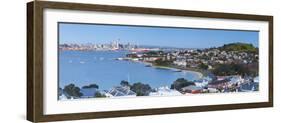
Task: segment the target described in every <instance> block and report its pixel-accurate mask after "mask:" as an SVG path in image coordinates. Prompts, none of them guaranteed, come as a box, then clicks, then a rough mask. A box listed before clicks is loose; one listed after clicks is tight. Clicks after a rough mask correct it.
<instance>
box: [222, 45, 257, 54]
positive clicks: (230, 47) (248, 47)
mask: <svg viewBox="0 0 281 123" xmlns="http://www.w3.org/2000/svg"><path fill="white" fill-rule="evenodd" d="M218 49H220V50H225V51H248V52H255V51H257V48H255V47H254V46H253V45H252V44H247V43H231V44H225V45H223V46H221V47H218Z"/></svg>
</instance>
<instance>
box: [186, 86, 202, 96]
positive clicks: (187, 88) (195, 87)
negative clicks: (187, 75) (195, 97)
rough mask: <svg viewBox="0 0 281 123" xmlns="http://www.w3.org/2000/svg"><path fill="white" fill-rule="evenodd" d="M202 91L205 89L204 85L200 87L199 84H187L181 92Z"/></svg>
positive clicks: (195, 92)
mask: <svg viewBox="0 0 281 123" xmlns="http://www.w3.org/2000/svg"><path fill="white" fill-rule="evenodd" d="M202 91H203V88H202V87H198V86H194V85H190V86H186V87H183V88H182V89H181V92H183V93H191V94H197V93H201V92H202Z"/></svg>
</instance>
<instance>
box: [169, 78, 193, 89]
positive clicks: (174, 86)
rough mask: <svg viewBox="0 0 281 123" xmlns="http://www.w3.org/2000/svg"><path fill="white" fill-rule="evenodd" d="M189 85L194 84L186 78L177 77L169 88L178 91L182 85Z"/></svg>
mask: <svg viewBox="0 0 281 123" xmlns="http://www.w3.org/2000/svg"><path fill="white" fill-rule="evenodd" d="M190 85H195V84H194V83H193V82H191V81H188V80H186V79H184V78H178V79H177V80H176V81H174V82H173V84H172V85H171V89H176V90H178V91H180V90H181V89H182V88H183V87H186V86H190Z"/></svg>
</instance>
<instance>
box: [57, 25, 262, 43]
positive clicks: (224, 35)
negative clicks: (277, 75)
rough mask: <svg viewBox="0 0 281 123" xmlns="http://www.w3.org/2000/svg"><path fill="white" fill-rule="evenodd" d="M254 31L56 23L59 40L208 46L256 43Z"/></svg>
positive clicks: (256, 36)
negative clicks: (57, 24)
mask: <svg viewBox="0 0 281 123" xmlns="http://www.w3.org/2000/svg"><path fill="white" fill-rule="evenodd" d="M258 35H259V32H257V31H238V30H212V29H190V28H165V27H144V26H142V27H140V26H120V25H96V24H74V23H59V43H60V44H63V43H98V44H102V43H109V42H111V41H114V40H115V41H116V40H118V39H120V42H121V43H128V42H131V43H134V44H135V43H137V44H139V45H153V46H169V47H178V48H209V47H214V46H215V47H217V46H222V45H223V44H227V43H234V42H244V43H251V44H253V45H254V46H256V47H258Z"/></svg>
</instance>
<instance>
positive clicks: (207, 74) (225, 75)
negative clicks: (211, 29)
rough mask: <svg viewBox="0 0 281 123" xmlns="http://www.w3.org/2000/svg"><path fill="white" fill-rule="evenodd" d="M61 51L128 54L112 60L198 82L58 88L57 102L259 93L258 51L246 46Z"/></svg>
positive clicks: (86, 47)
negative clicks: (187, 74)
mask: <svg viewBox="0 0 281 123" xmlns="http://www.w3.org/2000/svg"><path fill="white" fill-rule="evenodd" d="M60 49H61V50H109V49H110V50H129V51H130V53H128V54H127V55H126V57H120V58H116V59H115V60H121V61H128V62H139V63H144V64H146V67H154V68H155V69H158V68H162V69H172V70H173V71H174V72H182V71H195V72H198V74H200V75H202V76H201V77H200V79H196V80H188V79H185V78H178V79H176V80H174V81H173V82H171V84H170V85H166V86H161V87H156V88H152V87H151V86H150V85H149V83H142V82H135V83H134V82H130V81H125V80H122V81H121V83H120V85H115V86H114V87H112V88H110V89H108V90H100V89H99V87H98V85H95V83H94V82H93V85H89V86H86V87H82V88H80V87H78V86H76V85H74V84H70V85H67V86H65V87H64V88H59V99H62V100H63V99H78V98H118V97H136V96H180V95H190V94H204V93H229V92H231V93H234V92H253V91H258V90H259V78H258V60H259V56H258V48H256V47H254V46H253V45H251V44H246V43H232V44H225V45H223V46H220V47H212V48H205V49H182V48H162V49H161V48H143V47H142V48H140V47H137V46H135V45H132V44H127V45H124V44H119V43H117V42H114V43H111V44H108V45H93V44H91V45H75V44H72V45H66V44H64V45H61V46H60Z"/></svg>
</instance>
